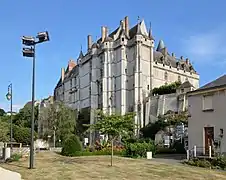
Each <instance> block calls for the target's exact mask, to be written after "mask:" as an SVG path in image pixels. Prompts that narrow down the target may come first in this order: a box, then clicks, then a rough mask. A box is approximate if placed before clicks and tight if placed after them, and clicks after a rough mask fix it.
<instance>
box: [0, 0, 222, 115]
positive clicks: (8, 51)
mask: <svg viewBox="0 0 226 180" xmlns="http://www.w3.org/2000/svg"><path fill="white" fill-rule="evenodd" d="M225 7H226V1H224V0H217V1H208V2H207V1H206V0H198V1H197V0H189V1H181V0H173V1H168V0H162V1H157V0H139V1H137V0H123V1H122V0H114V1H108V0H98V1H93V0H89V1H88V0H82V1H76V0H39V1H31V0H20V1H18V0H1V3H0V47H1V48H0V108H4V109H5V110H8V107H9V102H8V101H7V100H6V98H5V94H6V93H7V88H8V85H9V84H10V83H13V110H15V111H18V109H20V108H21V107H23V105H24V104H25V103H26V102H28V101H30V100H31V73H32V72H31V70H32V61H31V59H29V58H24V57H23V56H22V51H21V50H22V47H23V46H22V44H21V37H22V36H23V35H28V36H29V35H30V36H35V35H36V34H37V33H38V32H42V31H46V30H47V31H48V32H49V34H50V41H49V42H47V43H43V44H39V45H38V46H37V48H36V49H37V50H36V88H35V90H36V92H35V96H36V99H41V98H45V97H48V96H49V95H52V94H53V90H54V88H55V85H56V83H57V81H58V80H59V77H60V70H61V68H62V67H66V66H67V63H68V61H69V60H70V59H77V57H78V55H79V51H80V49H81V46H82V49H83V51H84V52H85V51H86V49H87V40H86V38H87V35H88V34H91V35H92V37H93V39H94V40H95V39H96V37H100V33H101V26H103V25H104V26H108V28H109V29H110V31H113V30H114V29H116V28H117V27H118V26H119V24H120V20H122V19H123V18H124V17H125V16H129V21H130V27H132V26H133V25H135V24H136V23H137V19H138V16H139V17H140V19H144V21H145V23H146V25H147V27H149V24H150V22H151V24H152V32H153V36H154V38H155V41H156V42H155V45H156V46H157V44H158V41H159V40H160V39H162V40H163V41H164V43H165V46H166V47H167V48H168V51H169V52H170V53H172V52H174V53H175V55H176V56H178V57H180V56H183V57H184V58H187V57H188V58H189V59H190V61H191V62H192V63H193V65H194V67H195V69H196V71H197V72H198V73H199V74H200V86H202V85H204V84H205V83H207V82H209V81H212V80H214V79H216V78H217V77H219V76H221V75H223V74H224V73H225V71H226V43H224V41H226V33H225V28H226V21H225V17H226V11H225Z"/></svg>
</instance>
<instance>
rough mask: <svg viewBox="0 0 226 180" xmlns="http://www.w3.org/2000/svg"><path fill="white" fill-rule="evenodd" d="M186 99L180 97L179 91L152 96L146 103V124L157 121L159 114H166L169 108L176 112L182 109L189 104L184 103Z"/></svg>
mask: <svg viewBox="0 0 226 180" xmlns="http://www.w3.org/2000/svg"><path fill="white" fill-rule="evenodd" d="M180 96H181V95H180ZM184 100H186V99H184V98H180V99H179V98H178V94H177V93H172V94H165V95H156V96H151V97H150V98H149V100H148V102H147V103H146V105H145V106H146V113H145V124H146V125H147V124H148V123H149V122H155V121H156V120H157V117H158V116H159V115H164V114H166V113H167V112H168V111H169V110H170V111H174V112H179V111H182V110H183V106H187V103H183V102H184ZM185 108H186V107H185Z"/></svg>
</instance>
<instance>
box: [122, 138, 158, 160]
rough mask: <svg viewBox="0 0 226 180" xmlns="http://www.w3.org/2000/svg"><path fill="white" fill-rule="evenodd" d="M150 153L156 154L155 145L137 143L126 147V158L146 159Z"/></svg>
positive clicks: (128, 144)
mask: <svg viewBox="0 0 226 180" xmlns="http://www.w3.org/2000/svg"><path fill="white" fill-rule="evenodd" d="M148 151H152V153H153V154H155V151H156V150H155V145H154V143H147V142H143V143H140V142H136V143H127V144H126V146H125V154H124V155H125V156H127V157H134V158H137V157H146V154H147V152H148Z"/></svg>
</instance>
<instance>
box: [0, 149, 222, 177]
mask: <svg viewBox="0 0 226 180" xmlns="http://www.w3.org/2000/svg"><path fill="white" fill-rule="evenodd" d="M113 160H114V161H113V167H110V166H109V164H110V157H109V156H95V157H94V156H89V157H72V158H69V157H63V156H60V155H58V154H55V153H53V152H41V153H38V154H37V155H36V157H35V167H36V168H35V169H33V170H29V169H28V168H27V167H28V163H29V158H28V159H21V160H20V161H19V162H12V163H9V164H0V166H1V167H3V168H6V169H9V170H12V171H16V172H19V173H20V174H21V175H22V178H23V179H24V180H34V179H37V180H45V179H48V180H70V179H71V180H80V179H81V180H89V179H96V180H101V179H103V180H107V179H112V180H123V179H128V180H140V179H144V180H148V179H151V180H162V179H166V180H167V179H168V180H169V179H172V180H176V179H178V180H179V179H180V180H181V179H188V180H201V179H205V180H207V179H208V180H209V179H213V180H217V179H219V180H223V179H225V180H226V172H218V171H213V170H208V169H203V168H197V167H189V166H184V165H170V164H164V163H159V162H155V161H153V160H139V159H128V158H122V157H114V159H113Z"/></svg>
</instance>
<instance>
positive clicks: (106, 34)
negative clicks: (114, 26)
mask: <svg viewBox="0 0 226 180" xmlns="http://www.w3.org/2000/svg"><path fill="white" fill-rule="evenodd" d="M106 37H108V27H105V38H106Z"/></svg>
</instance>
